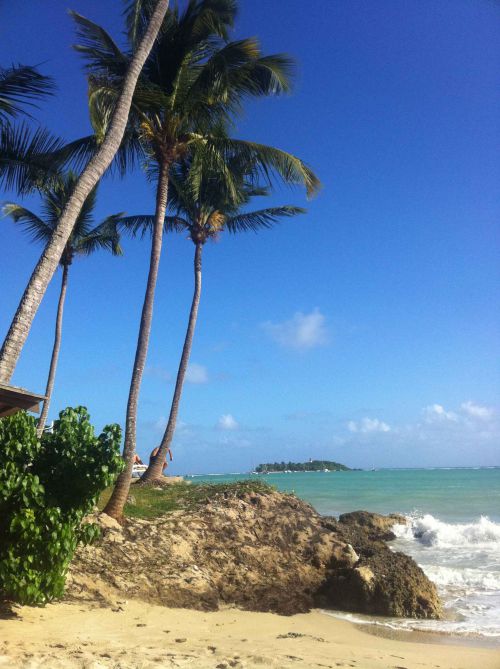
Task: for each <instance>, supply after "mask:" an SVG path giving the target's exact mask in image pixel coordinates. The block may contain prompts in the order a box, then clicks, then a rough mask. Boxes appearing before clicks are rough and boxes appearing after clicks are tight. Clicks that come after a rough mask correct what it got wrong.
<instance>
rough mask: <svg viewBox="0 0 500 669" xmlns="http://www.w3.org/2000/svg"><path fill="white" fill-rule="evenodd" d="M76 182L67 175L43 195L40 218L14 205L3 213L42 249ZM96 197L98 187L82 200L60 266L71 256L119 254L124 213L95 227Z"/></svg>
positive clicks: (69, 262) (5, 207)
mask: <svg viewBox="0 0 500 669" xmlns="http://www.w3.org/2000/svg"><path fill="white" fill-rule="evenodd" d="M77 178H78V177H77V176H76V175H75V174H74V173H73V172H68V173H67V174H66V175H65V176H63V177H61V179H60V181H59V182H58V183H57V184H56V185H55V186H54V187H53V188H51V189H50V190H49V191H47V192H45V193H44V194H43V199H42V212H43V213H42V216H41V217H40V216H37V215H36V214H34V213H33V212H32V211H30V210H29V209H26V208H25V207H22V206H21V205H19V204H14V203H8V204H6V205H4V207H3V213H4V214H5V215H6V216H10V217H11V218H12V219H13V220H14V221H15V222H16V223H19V224H21V225H22V226H23V227H24V229H25V231H26V232H27V233H28V234H29V235H30V236H31V238H32V239H34V240H36V241H39V242H42V243H43V244H44V245H45V244H46V243H47V241H48V240H49V239H50V238H51V236H52V233H53V232H54V229H55V227H56V225H57V222H58V220H59V218H60V216H61V213H62V211H63V209H64V207H65V205H66V203H67V201H68V200H69V198H70V196H71V194H72V192H73V190H74V187H75V184H76V181H77ZM96 197H97V187H96V188H94V190H92V191H91V193H90V195H89V196H88V197H87V199H86V200H85V202H84V204H83V207H82V210H81V212H80V214H79V215H78V218H77V219H76V223H75V227H74V228H73V231H72V233H71V235H70V236H69V239H68V242H67V243H66V246H65V248H64V251H63V253H62V255H61V259H60V264H61V265H63V266H64V265H70V264H71V262H72V261H73V258H74V256H77V255H90V254H91V253H93V252H94V251H96V250H98V249H106V250H108V251H111V253H112V254H113V255H121V253H122V250H121V247H120V243H119V233H118V228H117V224H118V222H119V221H120V219H121V218H123V213H119V214H113V215H111V216H108V217H107V218H106V219H104V221H102V222H101V223H99V224H98V225H95V226H94V225H93V223H94V216H93V214H94V208H95V204H96Z"/></svg>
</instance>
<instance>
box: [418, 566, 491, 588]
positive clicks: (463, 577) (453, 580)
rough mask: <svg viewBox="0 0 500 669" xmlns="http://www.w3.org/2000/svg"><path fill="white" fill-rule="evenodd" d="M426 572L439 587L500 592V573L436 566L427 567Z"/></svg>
mask: <svg viewBox="0 0 500 669" xmlns="http://www.w3.org/2000/svg"><path fill="white" fill-rule="evenodd" d="M424 570H425V573H426V574H427V576H428V577H429V578H430V579H431V581H433V582H434V583H435V584H436V585H438V586H442V587H447V588H450V587H455V588H459V589H466V590H468V589H471V590H474V591H477V590H479V591H483V592H484V591H492V592H497V591H498V590H500V574H498V573H496V574H495V573H491V572H485V571H484V570H481V569H471V568H462V569H456V568H453V567H440V566H435V565H425V567H424Z"/></svg>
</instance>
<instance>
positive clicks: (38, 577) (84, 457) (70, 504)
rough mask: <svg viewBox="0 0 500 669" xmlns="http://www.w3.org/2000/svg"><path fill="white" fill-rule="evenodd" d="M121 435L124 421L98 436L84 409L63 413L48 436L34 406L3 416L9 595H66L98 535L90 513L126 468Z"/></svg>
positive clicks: (3, 569)
mask: <svg viewBox="0 0 500 669" xmlns="http://www.w3.org/2000/svg"><path fill="white" fill-rule="evenodd" d="M120 441H121V430H120V427H119V426H118V425H108V426H106V427H105V428H104V430H103V432H102V434H100V435H99V436H98V437H97V436H95V434H94V428H93V427H92V425H91V424H90V419H89V414H88V412H87V410H86V409H85V408H84V407H77V408H75V409H72V408H68V409H65V410H64V411H61V413H60V414H59V420H56V421H55V423H54V429H53V432H52V433H51V434H49V433H45V434H44V435H43V436H42V438H41V439H38V438H37V436H36V423H35V419H34V418H33V417H32V416H30V415H28V414H27V413H26V412H19V413H17V414H15V415H13V416H10V417H8V418H2V419H0V462H1V466H0V594H1V596H2V597H4V598H8V599H12V600H14V601H17V602H19V603H22V604H44V603H45V602H48V601H50V600H52V599H54V598H57V597H60V596H61V595H62V594H63V592H64V585H65V580H66V573H67V570H68V567H69V564H70V562H71V558H72V557H73V553H74V552H75V549H76V547H77V545H78V544H79V543H84V544H86V543H89V542H91V541H92V540H93V539H94V538H95V537H96V536H97V533H98V528H97V527H96V526H95V525H92V524H89V523H84V524H82V520H83V517H84V516H85V515H86V514H88V513H89V512H90V511H92V509H93V507H94V505H95V503H96V502H97V498H98V496H99V494H100V493H101V491H102V490H103V489H104V488H105V487H106V486H108V485H110V484H111V483H112V482H113V480H114V479H115V477H116V475H117V474H118V473H119V472H120V471H121V469H122V467H123V461H122V458H121V457H120V455H119V448H120Z"/></svg>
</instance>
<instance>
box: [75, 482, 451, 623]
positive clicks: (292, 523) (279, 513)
mask: <svg viewBox="0 0 500 669" xmlns="http://www.w3.org/2000/svg"><path fill="white" fill-rule="evenodd" d="M357 513H358V512H357ZM359 518H360V517H358V519H359ZM381 518H383V517H381ZM98 521H99V523H100V525H101V527H102V537H101V539H100V540H98V541H97V542H96V544H94V545H92V546H87V547H83V548H79V549H78V551H77V553H76V556H75V559H74V561H73V563H72V565H71V568H70V574H69V578H68V590H67V597H69V598H71V599H82V598H83V599H91V600H100V601H106V602H109V601H113V602H116V601H117V600H119V599H120V598H124V597H136V598H140V599H143V600H146V601H151V602H154V603H160V604H164V605H168V606H171V607H188V608H196V609H205V610H210V609H216V608H218V607H219V606H220V605H221V604H233V605H236V606H239V607H240V608H243V609H248V610H254V611H274V612H277V613H282V614H292V613H298V612H304V611H308V610H309V609H310V608H311V607H313V606H318V605H321V606H328V607H331V608H343V609H348V610H352V611H360V610H362V611H365V612H367V613H383V614H388V615H417V616H420V617H433V616H435V615H437V612H438V609H437V605H436V606H434V603H433V599H432V597H431V596H430V595H429V593H431V594H432V593H433V591H432V584H430V582H429V581H428V580H427V579H426V578H425V575H423V573H421V572H420V573H421V576H422V577H421V578H420V579H418V578H417V574H418V573H419V571H420V570H419V568H418V567H417V565H416V564H415V563H414V562H413V560H411V558H408V557H407V556H403V555H402V556H401V557H398V556H399V555H401V554H397V553H392V551H390V550H389V549H388V548H387V546H386V545H385V544H384V543H383V542H382V541H381V540H379V539H376V540H372V539H368V538H366V535H367V533H368V534H370V533H373V532H375V530H374V529H373V527H372V526H371V525H370V524H369V523H368V519H367V518H366V517H364V516H363V520H362V521H360V522H361V524H359V525H358V524H356V522H357V521H356V522H355V519H353V518H351V520H349V522H344V521H336V520H335V519H324V518H322V517H321V516H319V515H318V514H317V513H316V511H315V510H314V509H313V508H312V507H311V506H310V505H309V504H307V503H305V502H303V501H301V500H299V499H297V498H295V497H293V496H291V495H285V494H282V493H279V492H274V491H270V492H268V493H267V492H266V493H256V492H244V493H242V494H233V495H230V496H225V497H224V496H220V497H215V498H212V499H211V500H210V501H208V502H207V503H206V504H204V505H202V506H200V508H198V509H197V510H196V511H176V512H173V513H170V514H166V515H164V516H162V517H160V518H156V519H154V520H139V519H129V520H128V522H127V524H126V526H125V527H121V526H120V525H118V524H117V523H114V521H111V519H109V518H108V517H106V516H104V515H101V516H100V517H99V518H98ZM365 521H366V522H365ZM370 522H371V523H372V525H373V524H377V522H378V521H376V520H375V519H372V521H370ZM387 522H388V523H389V521H387ZM392 522H394V521H392ZM360 528H361V529H360ZM366 528H370V529H366ZM378 530H380V531H381V532H382V531H384V532H385V531H387V528H385V529H383V528H382V527H379V528H378ZM378 530H377V531H378ZM363 537H364V539H363ZM368 544H370V545H372V549H371V550H372V553H371V554H370V555H368V553H369V552H370V551H369V550H368ZM357 546H359V547H360V549H361V551H362V552H361V553H360V552H358V549H357ZM384 565H385V566H384ZM403 571H404V574H405V575H406V580H405V579H403ZM426 586H427V588H426ZM394 602H396V603H394ZM402 611H404V613H401V612H402Z"/></svg>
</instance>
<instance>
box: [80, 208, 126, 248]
mask: <svg viewBox="0 0 500 669" xmlns="http://www.w3.org/2000/svg"><path fill="white" fill-rule="evenodd" d="M123 217H124V213H123V212H121V213H119V214H112V215H111V216H108V217H107V218H105V219H104V221H103V222H102V223H100V224H99V225H97V226H96V227H95V228H94V229H93V230H90V232H88V234H86V235H85V236H83V237H78V238H76V239H75V240H74V242H73V248H74V252H75V253H78V254H81V255H91V254H92V253H94V252H95V251H97V250H98V249H105V250H108V251H110V252H111V253H112V255H114V256H121V255H123V250H122V248H121V246H120V233H119V230H118V223H119V221H120V220H121V219H122V218H123Z"/></svg>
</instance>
